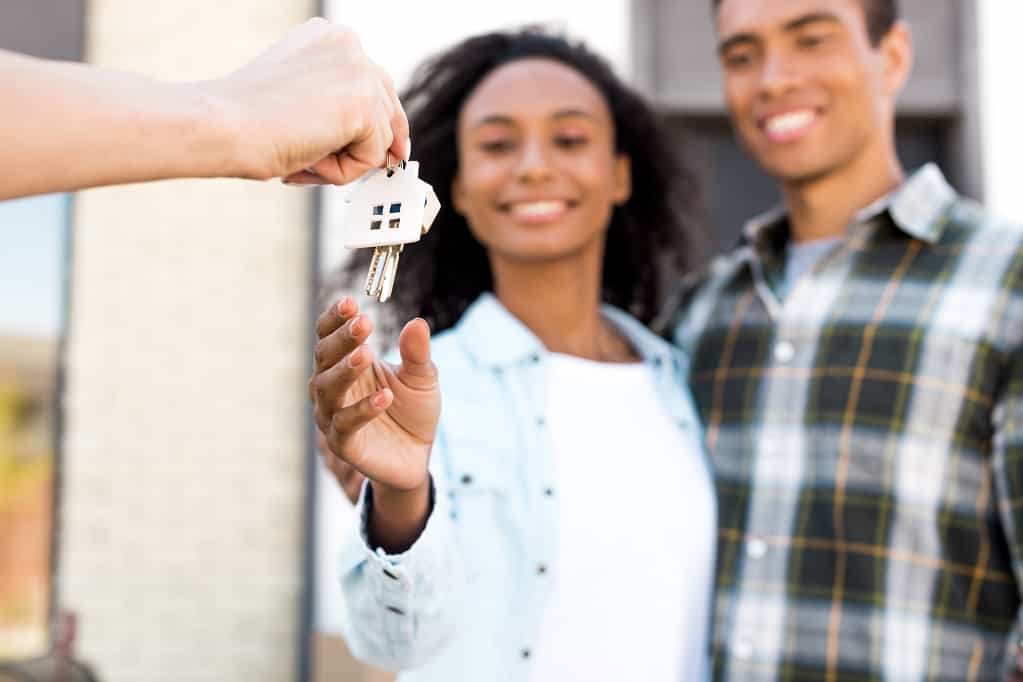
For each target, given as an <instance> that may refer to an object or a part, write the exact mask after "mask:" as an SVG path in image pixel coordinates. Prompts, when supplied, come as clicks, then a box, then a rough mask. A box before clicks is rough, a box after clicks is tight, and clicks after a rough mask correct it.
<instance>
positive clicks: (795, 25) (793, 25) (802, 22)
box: [782, 12, 841, 31]
mask: <svg viewBox="0 0 1023 682" xmlns="http://www.w3.org/2000/svg"><path fill="white" fill-rule="evenodd" d="M819 22H825V23H829V24H838V23H841V22H840V21H839V19H838V16H837V15H835V14H832V13H831V12H811V13H810V14H804V15H803V16H801V17H796V18H795V19H793V20H792V21H789V22H788V23H786V24H785V26H783V27H782V29H783V30H785V31H798V30H799V29H801V28H805V27H806V26H807V25H809V24H816V23H819Z"/></svg>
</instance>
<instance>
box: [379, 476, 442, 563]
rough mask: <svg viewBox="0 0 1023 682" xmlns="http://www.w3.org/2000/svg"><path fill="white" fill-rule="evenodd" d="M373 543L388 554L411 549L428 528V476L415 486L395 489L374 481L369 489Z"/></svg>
mask: <svg viewBox="0 0 1023 682" xmlns="http://www.w3.org/2000/svg"><path fill="white" fill-rule="evenodd" d="M366 494H367V503H368V507H369V519H368V521H369V523H368V532H369V540H370V543H371V544H372V545H374V546H377V547H380V548H381V549H383V550H384V551H385V552H387V553H388V554H400V553H402V552H404V551H406V550H408V549H409V548H410V547H411V546H412V545H413V543H415V541H416V539H417V538H418V537H419V535H420V534H421V533H422V532H423V529H424V528H426V523H427V521H428V519H429V518H430V512H431V511H432V508H433V484H432V482H431V481H430V478H429V476H427V478H426V480H425V481H424V482H423V484H422V485H420V486H417V487H415V488H412V489H404V490H403V489H394V488H389V487H387V486H381V485H379V484H378V483H375V482H373V481H371V482H370V483H369V490H367V491H366Z"/></svg>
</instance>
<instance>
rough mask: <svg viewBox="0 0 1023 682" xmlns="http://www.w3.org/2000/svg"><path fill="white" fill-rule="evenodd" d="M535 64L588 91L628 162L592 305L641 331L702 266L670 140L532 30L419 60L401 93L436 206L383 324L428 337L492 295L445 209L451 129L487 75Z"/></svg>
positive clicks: (630, 97)
mask: <svg viewBox="0 0 1023 682" xmlns="http://www.w3.org/2000/svg"><path fill="white" fill-rule="evenodd" d="M536 57H540V58H547V59H553V60H556V61H558V62H560V63H562V64H565V65H567V66H569V67H571V68H572V69H574V70H576V71H578V72H579V73H580V74H582V75H583V76H584V77H585V78H587V79H588V80H589V81H590V82H592V83H593V84H594V85H595V86H596V87H597V89H598V90H599V91H600V92H601V93H602V94H603V96H604V98H605V100H606V101H607V104H608V107H609V108H610V110H611V116H612V119H613V122H614V128H615V145H616V149H617V151H618V153H621V154H625V155H628V156H629V157H631V160H632V164H631V165H632V187H633V190H632V196H631V198H630V199H629V200H628V201H627V202H626V203H625V204H623V205H622V206H619V207H615V208H614V211H613V213H612V217H611V222H610V225H609V226H608V232H607V246H606V249H605V256H604V270H603V284H602V298H603V300H604V301H605V302H607V303H611V304H612V305H615V306H618V307H620V308H623V309H625V310H628V311H629V312H630V313H632V314H633V315H634V316H636V317H637V318H638V319H640V320H642V321H643V322H644V323H649V322H650V321H651V320H652V319H653V318H654V316H655V315H656V314H657V313H658V312H659V306H660V304H661V302H662V299H663V295H664V293H665V288H666V286H668V285H669V284H670V283H671V282H672V281H673V280H675V279H676V278H677V277H678V276H679V275H680V274H681V273H683V272H684V271H685V270H686V269H687V268H689V267H692V266H693V265H694V264H695V263H696V262H697V260H698V259H699V258H700V257H702V253H697V249H696V248H694V245H695V244H696V239H695V236H696V234H695V231H694V229H693V225H694V224H695V223H696V221H695V220H691V219H690V218H689V216H690V215H691V211H692V208H693V206H694V205H695V202H696V200H697V197H698V191H697V189H698V185H697V183H696V180H695V178H694V177H693V176H692V175H691V174H690V173H688V172H687V171H686V170H685V167H684V165H683V164H682V162H681V161H680V157H679V141H678V140H677V139H676V138H675V137H673V136H672V135H671V134H670V133H669V132H668V131H667V129H666V128H665V126H664V125H663V123H662V122H661V121H660V119H659V118H658V116H657V115H656V114H655V113H654V111H653V110H652V109H651V108H650V107H649V106H648V105H647V104H646V103H645V102H644V101H643V99H641V98H640V97H639V96H638V95H637V94H636V93H635V92H633V91H632V90H631V89H630V88H629V87H628V86H626V85H625V84H624V83H623V82H622V81H621V80H620V79H619V78H618V77H617V76H616V75H615V74H614V72H613V71H612V69H611V67H610V66H609V65H608V64H607V63H606V62H605V61H604V60H603V59H601V58H600V57H598V56H597V55H596V54H594V53H593V52H591V51H590V50H589V49H587V48H586V47H585V46H584V45H583V44H581V43H576V42H570V41H569V40H568V39H566V38H564V37H562V36H560V35H555V34H552V33H550V32H548V31H547V30H545V29H543V28H542V27H529V28H525V29H521V30H518V31H511V32H495V33H488V34H485V35H480V36H476V37H473V38H469V39H467V40H465V41H464V42H461V43H459V44H457V45H455V46H454V47H453V48H451V49H449V50H447V51H446V52H443V53H442V54H439V55H437V56H435V57H433V58H431V59H429V60H428V61H426V62H425V63H423V64H422V65H421V66H420V67H419V68H418V70H417V71H416V72H415V73H414V75H413V78H412V82H411V85H410V86H409V87H408V88H407V89H406V91H405V92H404V93H403V95H402V102H403V103H404V104H405V107H406V110H407V112H408V115H409V122H410V125H411V132H412V140H413V143H414V148H415V158H416V159H417V160H419V162H420V170H419V176H420V177H421V178H423V179H424V180H426V181H427V182H429V183H430V184H431V185H433V188H434V190H435V191H436V192H437V196H438V198H439V199H440V201H441V204H442V208H441V210H440V214H439V215H438V216H437V219H436V221H435V222H434V224H433V226H432V228H431V230H430V232H429V233H428V234H427V235H426V236H424V237H423V239H422V240H421V241H419V242H418V243H416V244H414V245H412V246H410V247H409V248H407V249H405V251H404V253H403V254H402V258H401V267H400V268H399V269H398V283H397V286H396V287H395V290H394V294H393V297H392V299H391V303H389V304H388V307H389V308H390V311H389V312H390V313H391V314H393V316H394V318H395V319H394V320H391V321H390V322H391V324H392V325H393V324H394V323H396V322H400V321H404V320H407V319H410V318H412V317H416V316H418V317H422V318H424V319H425V320H426V321H427V322H428V323H429V325H430V327H431V329H432V330H433V331H434V333H436V332H440V331H443V330H445V329H448V328H449V327H452V326H453V325H454V324H455V323H456V322H457V321H458V319H459V318H460V317H461V316H462V313H464V312H465V310H466V308H468V307H469V305H470V304H471V303H472V302H473V301H474V300H475V299H476V298H477V297H478V296H479V295H480V294H481V293H483V292H485V291H491V290H492V287H493V283H492V276H491V271H490V263H489V261H488V259H487V254H486V251H485V249H484V247H483V246H482V245H481V244H480V243H479V242H478V241H477V240H476V238H475V237H474V236H473V235H472V233H471V232H470V231H469V226H468V225H467V223H466V221H465V219H464V218H463V217H462V216H461V215H459V214H458V213H457V212H456V211H455V210H454V208H453V207H452V200H451V184H452V182H453V180H454V178H455V175H456V173H457V171H458V135H457V122H458V117H459V113H460V111H461V109H462V106H463V104H464V103H465V101H466V99H467V98H468V97H469V96H470V95H471V94H472V92H473V91H474V90H475V88H476V86H477V85H478V84H479V83H480V82H481V81H482V80H483V79H484V78H485V77H486V76H487V75H488V74H489V73H490V72H492V71H494V70H495V69H496V68H497V67H499V66H501V65H503V64H506V63H508V62H511V61H514V60H518V59H526V58H536ZM371 255H372V251H370V250H368V249H363V250H361V251H358V252H356V254H355V255H354V256H353V257H352V259H351V260H350V261H349V262H348V264H347V266H346V267H345V268H344V269H343V270H342V272H341V281H342V283H343V285H345V286H346V287H350V288H355V287H357V286H359V285H360V284H361V281H362V279H363V277H364V276H365V273H366V269H367V268H368V266H369V259H370V257H371ZM384 322H385V324H386V323H387V320H385V321H384Z"/></svg>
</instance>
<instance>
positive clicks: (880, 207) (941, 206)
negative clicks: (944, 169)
mask: <svg viewBox="0 0 1023 682" xmlns="http://www.w3.org/2000/svg"><path fill="white" fill-rule="evenodd" d="M955 199H956V192H955V190H954V189H952V187H951V186H950V185H949V184H948V182H947V181H946V180H945V176H943V175H942V174H941V170H939V169H938V167H937V166H936V165H935V164H933V163H929V164H927V165H926V166H924V167H922V168H921V169H920V170H918V171H916V172H915V173H913V175H912V176H910V177H909V179H908V180H906V182H904V183H903V184H902V186H900V187H899V188H898V189H896V190H894V191H893V192H890V193H889V194H886V195H885V196H883V197H881V198H880V199H878V200H877V201H875V202H874V203H872V204H870V205H869V206H867V207H866V208H864V209H862V210H861V211H859V212H858V213H857V214H856V216H855V217H854V218H853V221H852V224H853V225H862V224H864V223H868V222H871V221H872V220H873V219H875V218H877V217H878V216H880V215H882V214H883V213H885V212H887V213H888V214H889V215H890V216H891V218H892V222H893V223H894V224H895V226H896V227H898V228H899V229H900V230H902V232H903V233H905V234H906V236H908V237H910V238H912V239H917V240H920V241H922V242H926V243H927V244H934V243H936V242H937V241H938V240H939V239H941V234H942V231H943V230H944V223H943V222H942V221H941V220H939V218H940V217H941V216H942V215H943V214H944V213H945V212H946V211H947V210H948V208H949V206H951V205H952V203H953V202H954V201H955ZM787 238H788V222H787V214H786V213H785V208H784V207H783V206H776V207H774V208H772V209H771V210H769V211H766V212H764V213H762V214H760V215H758V216H756V217H755V218H753V219H751V220H749V221H748V222H747V223H746V225H745V226H744V227H743V230H742V240H741V242H740V249H739V250H740V251H744V252H747V255H752V253H749V252H748V250H747V249H745V248H742V247H745V246H753V247H754V248H755V249H756V250H757V251H762V250H763V249H764V248H776V247H778V246H779V245H783V244H784V243H785V240H786V239H787Z"/></svg>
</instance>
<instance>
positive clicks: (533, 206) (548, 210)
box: [511, 201, 565, 218]
mask: <svg viewBox="0 0 1023 682" xmlns="http://www.w3.org/2000/svg"><path fill="white" fill-rule="evenodd" d="M564 208H565V202H564V201H531V202H529V203H522V204H515V205H513V206H512V209H511V210H512V213H513V214H515V215H517V216H522V217H523V218H538V217H541V216H547V215H552V214H555V213H559V212H561V211H562V210H564Z"/></svg>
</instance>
